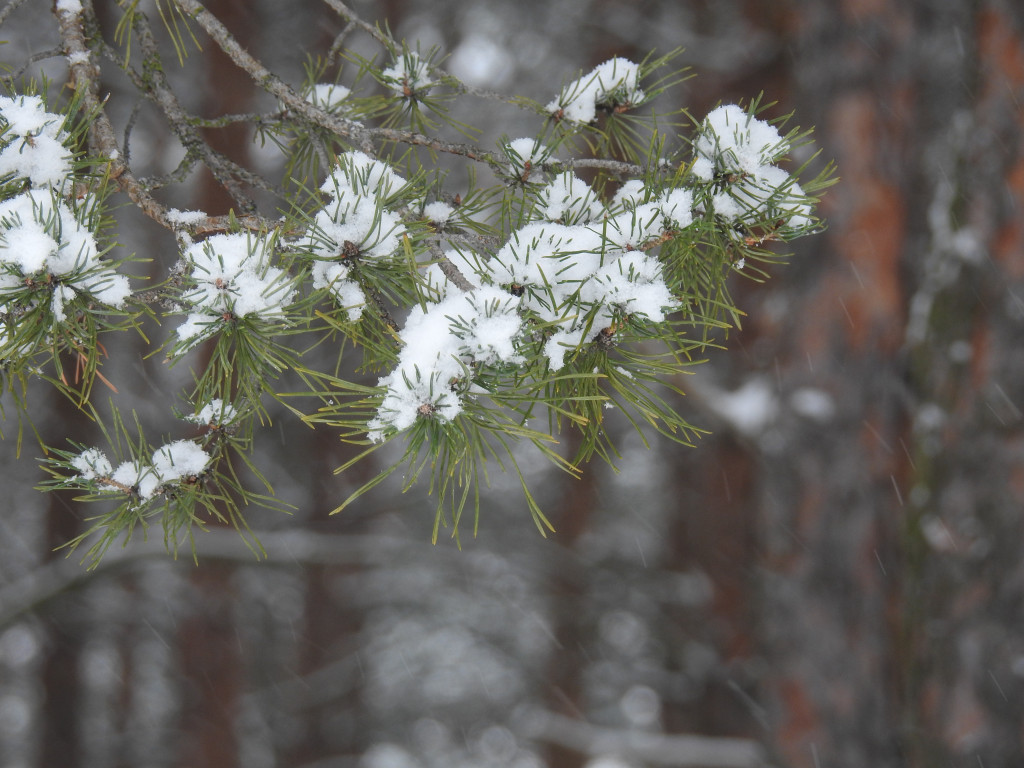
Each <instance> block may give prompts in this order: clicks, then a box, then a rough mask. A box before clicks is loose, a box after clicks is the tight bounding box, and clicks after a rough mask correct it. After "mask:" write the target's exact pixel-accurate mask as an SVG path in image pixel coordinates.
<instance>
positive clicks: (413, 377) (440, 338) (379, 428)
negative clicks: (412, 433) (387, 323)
mask: <svg viewBox="0 0 1024 768" xmlns="http://www.w3.org/2000/svg"><path fill="white" fill-rule="evenodd" d="M518 305H519V299H518V298H516V297H514V296H510V295H509V294H508V293H507V292H506V291H503V290H501V289H499V288H494V287H490V286H484V287H481V288H478V289H477V290H475V291H473V292H472V293H462V292H456V291H454V290H453V291H451V292H450V293H449V295H448V296H447V297H446V298H444V299H443V300H441V301H440V302H437V303H431V304H427V305H426V308H425V309H424V308H423V307H420V306H417V307H414V308H413V310H412V312H410V313H409V317H408V318H407V319H406V321H405V326H404V327H403V328H402V331H401V333H400V334H399V336H400V338H401V340H402V350H401V352H400V353H399V361H398V367H397V368H395V370H394V371H392V372H391V374H389V375H388V376H386V377H384V378H382V379H381V380H380V384H381V386H384V387H386V388H387V392H386V394H385V395H384V399H383V401H382V402H381V405H380V408H379V409H378V411H377V416H376V417H375V418H374V419H372V420H371V421H370V422H369V424H368V425H367V428H368V430H369V437H370V439H371V440H375V441H380V440H383V439H384V438H385V437H387V436H388V435H389V434H390V433H391V432H392V431H395V432H400V431H402V430H404V429H408V428H409V427H411V426H412V425H413V424H414V423H415V422H416V420H417V418H420V417H423V418H433V419H436V420H438V421H440V422H450V421H451V420H452V419H454V418H455V417H456V416H458V415H459V414H460V413H461V412H462V409H463V399H462V398H463V397H464V396H465V393H466V391H467V389H468V387H467V384H466V380H467V379H468V378H470V377H471V375H472V374H471V371H470V366H471V365H473V364H479V365H500V364H511V365H518V364H520V363H522V361H523V359H522V357H521V355H520V354H519V352H518V349H517V338H518V336H519V334H520V332H521V331H522V323H523V321H522V318H521V317H520V316H519V313H518Z"/></svg>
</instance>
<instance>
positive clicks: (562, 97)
mask: <svg viewBox="0 0 1024 768" xmlns="http://www.w3.org/2000/svg"><path fill="white" fill-rule="evenodd" d="M643 100H644V92H643V91H642V90H641V89H640V65H638V64H635V63H633V62H632V61H630V60H629V59H623V58H621V57H616V58H614V59H609V60H608V61H606V62H604V63H603V64H599V65H598V66H597V67H595V68H594V69H593V70H592V71H591V72H590V73H589V74H587V75H584V76H583V77H580V78H578V79H576V80H573V81H572V82H571V83H569V84H568V85H567V86H565V87H564V88H563V89H562V91H561V93H559V94H558V97H557V98H556V99H555V100H554V101H552V102H550V103H549V104H548V105H547V106H546V107H545V108H544V109H545V110H547V111H548V112H550V113H551V114H554V115H559V116H561V117H563V118H565V119H567V120H572V121H573V122H576V123H592V122H593V121H594V119H595V118H596V117H597V109H598V107H610V108H615V107H618V106H636V105H638V104H641V103H643Z"/></svg>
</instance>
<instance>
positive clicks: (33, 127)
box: [0, 95, 72, 190]
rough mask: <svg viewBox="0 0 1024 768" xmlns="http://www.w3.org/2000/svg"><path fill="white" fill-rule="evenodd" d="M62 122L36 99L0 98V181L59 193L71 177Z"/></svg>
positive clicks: (61, 119)
mask: <svg viewBox="0 0 1024 768" xmlns="http://www.w3.org/2000/svg"><path fill="white" fill-rule="evenodd" d="M64 121H65V118H64V116H63V115H56V114H53V113H52V112H47V111H46V107H45V106H44V105H43V100H42V99H41V98H39V97H38V96H24V95H23V96H14V97H13V98H11V97H7V96H0V178H3V177H8V176H9V177H10V178H12V179H14V180H17V179H28V180H29V182H30V183H31V184H32V186H33V187H35V188H36V189H40V188H44V187H53V188H54V189H57V190H62V189H63V188H64V187H65V185H66V184H67V181H68V179H69V178H70V177H71V173H72V169H71V151H70V150H69V149H68V148H67V147H66V146H65V145H64V143H65V142H66V141H67V140H68V133H67V131H65V130H64Z"/></svg>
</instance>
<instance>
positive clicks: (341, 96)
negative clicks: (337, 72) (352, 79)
mask: <svg viewBox="0 0 1024 768" xmlns="http://www.w3.org/2000/svg"><path fill="white" fill-rule="evenodd" d="M351 94H352V91H350V90H349V89H348V88H346V87H345V86H344V85H340V84H338V83H318V84H316V85H314V86H313V87H312V89H310V91H309V93H308V94H307V95H306V99H307V100H308V101H309V102H310V103H311V104H315V105H316V106H318V107H320V108H321V109H326V110H327V111H328V112H341V111H343V110H344V109H345V106H346V105H345V100H346V99H347V98H348V97H349V96H350V95H351Z"/></svg>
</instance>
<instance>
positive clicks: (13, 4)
mask: <svg viewBox="0 0 1024 768" xmlns="http://www.w3.org/2000/svg"><path fill="white" fill-rule="evenodd" d="M24 4H25V0H11V1H10V2H9V3H7V5H5V6H4V8H3V10H2V11H0V24H3V23H4V22H5V21H7V17H8V16H10V14H11V12H12V11H15V10H17V9H18V8H20V7H21V6H22V5H24Z"/></svg>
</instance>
